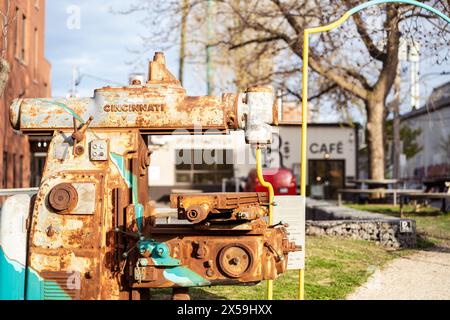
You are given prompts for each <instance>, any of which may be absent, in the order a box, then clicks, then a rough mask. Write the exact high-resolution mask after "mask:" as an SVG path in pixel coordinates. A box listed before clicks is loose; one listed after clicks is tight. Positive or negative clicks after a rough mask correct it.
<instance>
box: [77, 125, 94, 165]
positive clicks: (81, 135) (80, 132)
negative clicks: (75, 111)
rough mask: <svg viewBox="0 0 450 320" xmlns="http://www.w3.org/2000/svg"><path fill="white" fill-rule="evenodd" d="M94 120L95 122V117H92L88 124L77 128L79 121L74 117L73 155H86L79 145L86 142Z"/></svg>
mask: <svg viewBox="0 0 450 320" xmlns="http://www.w3.org/2000/svg"><path fill="white" fill-rule="evenodd" d="M92 120H94V117H93V116H90V117H89V119H88V121H86V123H84V124H82V125H81V127H80V128H78V126H77V119H76V118H75V117H73V133H72V139H73V154H74V155H76V156H77V155H78V156H79V155H82V154H83V153H84V148H83V146H77V144H78V143H80V142H81V141H83V140H84V138H85V134H86V130H87V128H88V127H89V125H90V124H91V122H92Z"/></svg>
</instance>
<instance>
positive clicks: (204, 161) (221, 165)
mask: <svg viewBox="0 0 450 320" xmlns="http://www.w3.org/2000/svg"><path fill="white" fill-rule="evenodd" d="M175 157H176V165H175V176H176V178H175V180H176V182H177V183H179V184H191V185H220V184H221V183H222V179H230V178H233V176H234V167H233V150H231V149H221V150H209V149H178V150H175Z"/></svg>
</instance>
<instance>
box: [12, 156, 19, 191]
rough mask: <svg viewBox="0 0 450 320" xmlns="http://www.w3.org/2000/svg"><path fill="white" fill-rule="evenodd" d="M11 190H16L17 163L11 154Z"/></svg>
mask: <svg viewBox="0 0 450 320" xmlns="http://www.w3.org/2000/svg"><path fill="white" fill-rule="evenodd" d="M12 165H13V188H14V189H15V188H17V185H18V184H17V162H16V155H15V154H13V163H12Z"/></svg>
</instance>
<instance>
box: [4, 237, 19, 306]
mask: <svg viewBox="0 0 450 320" xmlns="http://www.w3.org/2000/svg"><path fill="white" fill-rule="evenodd" d="M24 299H25V268H24V267H23V266H22V265H21V264H19V263H18V262H16V261H12V260H10V259H8V257H7V256H6V255H5V252H4V251H3V248H2V247H1V246H0V300H24Z"/></svg>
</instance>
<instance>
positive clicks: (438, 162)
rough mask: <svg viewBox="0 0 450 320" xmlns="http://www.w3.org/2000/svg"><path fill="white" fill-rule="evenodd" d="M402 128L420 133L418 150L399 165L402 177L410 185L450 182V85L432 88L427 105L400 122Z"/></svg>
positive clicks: (408, 114) (405, 116) (404, 117)
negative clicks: (437, 181) (435, 181)
mask: <svg viewBox="0 0 450 320" xmlns="http://www.w3.org/2000/svg"><path fill="white" fill-rule="evenodd" d="M401 124H402V126H408V127H409V128H411V129H420V130H421V133H420V135H419V136H418V138H417V139H416V142H417V143H418V145H419V146H420V147H421V148H422V149H421V150H420V152H418V153H417V154H416V155H415V156H413V157H411V158H410V159H406V160H404V161H403V166H402V176H403V178H404V179H405V180H407V181H409V182H411V183H418V184H421V183H422V182H423V181H427V180H436V179H437V180H439V179H443V180H445V179H447V180H449V179H450V83H446V84H444V85H442V86H440V87H438V88H436V89H435V90H434V91H433V92H432V94H431V96H430V98H429V99H428V101H427V104H426V105H425V106H423V107H422V108H420V109H417V110H413V111H411V112H409V113H407V114H405V115H403V116H402V118H401Z"/></svg>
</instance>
